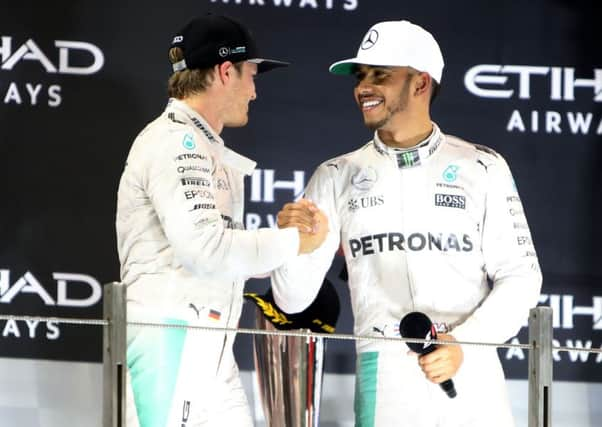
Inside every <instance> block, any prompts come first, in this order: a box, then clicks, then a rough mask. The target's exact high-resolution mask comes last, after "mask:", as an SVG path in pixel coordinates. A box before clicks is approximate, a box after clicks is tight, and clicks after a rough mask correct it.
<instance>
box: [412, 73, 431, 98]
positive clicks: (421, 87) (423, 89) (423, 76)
mask: <svg viewBox="0 0 602 427" xmlns="http://www.w3.org/2000/svg"><path fill="white" fill-rule="evenodd" d="M431 84H432V78H431V76H430V74H429V73H418V75H417V76H416V78H415V80H414V95H416V96H420V95H423V94H425V93H430V88H431Z"/></svg>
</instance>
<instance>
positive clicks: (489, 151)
mask: <svg viewBox="0 0 602 427" xmlns="http://www.w3.org/2000/svg"><path fill="white" fill-rule="evenodd" d="M473 145H474V148H476V149H477V151H481V152H483V153H487V154H490V155H492V156H494V157H499V156H500V155H499V154H498V153H497V152H496V151H495V150H493V149H491V148H489V147H487V146H485V145H480V144H473Z"/></svg>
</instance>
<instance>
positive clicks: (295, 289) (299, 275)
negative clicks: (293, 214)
mask: <svg viewBox="0 0 602 427" xmlns="http://www.w3.org/2000/svg"><path fill="white" fill-rule="evenodd" d="M335 194H336V193H335V186H334V180H333V179H332V177H331V176H330V174H329V170H328V167H327V166H325V165H322V166H320V167H319V168H318V169H317V170H316V172H315V173H314V175H313V176H312V178H311V179H310V181H309V183H308V185H307V188H306V191H305V196H304V197H305V198H307V199H309V200H311V201H312V202H314V203H315V204H316V205H317V206H318V207H319V208H320V209H321V210H322V211H323V212H324V214H325V215H326V217H327V218H328V226H329V231H328V235H327V236H326V240H325V241H324V243H323V244H322V245H321V246H320V247H319V248H318V249H316V250H315V251H313V252H312V253H310V254H303V255H299V256H297V257H295V258H293V259H292V260H290V261H288V262H286V263H285V264H284V265H282V266H281V267H279V268H278V269H276V270H274V271H273V272H272V276H271V278H272V292H273V295H274V300H275V302H276V304H277V305H278V306H279V307H280V308H281V309H282V310H283V311H284V312H286V313H291V314H292V313H298V312H301V311H303V310H305V309H306V308H307V307H308V306H309V305H310V304H311V303H312V302H313V300H314V299H315V297H316V295H317V294H318V292H319V290H320V288H321V286H322V282H323V281H324V277H325V276H326V273H327V272H328V269H329V268H330V265H331V263H332V259H333V257H334V254H335V252H336V250H337V249H338V247H339V242H340V224H339V221H338V215H337V213H336V195H335Z"/></svg>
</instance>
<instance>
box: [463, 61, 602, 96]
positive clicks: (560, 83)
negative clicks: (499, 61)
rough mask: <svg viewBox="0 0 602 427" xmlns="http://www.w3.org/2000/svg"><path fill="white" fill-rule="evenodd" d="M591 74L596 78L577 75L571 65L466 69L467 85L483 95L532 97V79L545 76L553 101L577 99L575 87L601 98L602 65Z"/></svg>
mask: <svg viewBox="0 0 602 427" xmlns="http://www.w3.org/2000/svg"><path fill="white" fill-rule="evenodd" d="M592 74H593V78H591V77H590V78H575V68H572V67H545V66H533V65H495V64H479V65H475V66H474V67H472V68H470V69H469V70H468V71H467V72H466V74H465V75H464V85H465V86H466V89H468V91H469V92H470V93H472V94H473V95H475V96H478V97H482V98H501V99H509V98H512V97H515V96H517V97H518V98H519V99H531V80H532V79H546V80H547V83H548V87H549V88H550V89H549V97H550V100H552V101H574V100H575V89H587V91H589V93H590V94H591V95H590V96H591V97H592V99H593V100H594V102H602V69H601V68H595V69H594V70H593V73H592ZM511 77H515V78H513V79H511ZM584 92H585V91H584Z"/></svg>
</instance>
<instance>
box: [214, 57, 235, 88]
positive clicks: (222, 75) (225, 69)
mask: <svg viewBox="0 0 602 427" xmlns="http://www.w3.org/2000/svg"><path fill="white" fill-rule="evenodd" d="M214 69H215V75H216V77H217V78H219V80H220V82H221V83H222V84H226V83H227V82H228V81H229V80H230V78H231V77H232V73H233V72H234V64H233V63H232V62H230V61H226V62H222V63H221V64H219V65H216V66H215V68H214Z"/></svg>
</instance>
